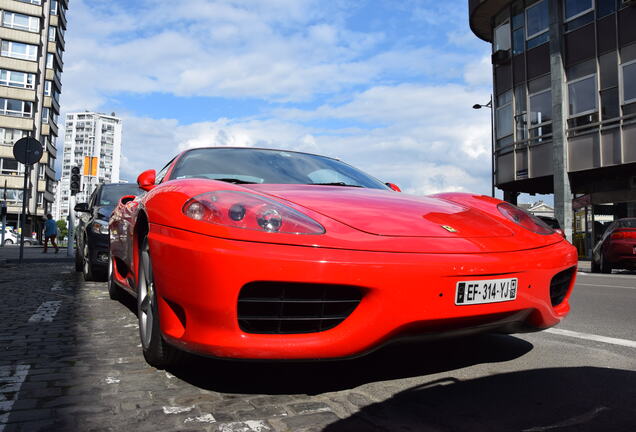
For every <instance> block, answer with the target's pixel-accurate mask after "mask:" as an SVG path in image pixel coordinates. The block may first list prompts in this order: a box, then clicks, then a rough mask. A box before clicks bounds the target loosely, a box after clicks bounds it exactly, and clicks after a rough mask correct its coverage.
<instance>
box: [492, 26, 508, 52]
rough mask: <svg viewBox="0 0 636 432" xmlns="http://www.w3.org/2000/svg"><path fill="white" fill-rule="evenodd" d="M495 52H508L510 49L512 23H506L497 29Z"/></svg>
mask: <svg viewBox="0 0 636 432" xmlns="http://www.w3.org/2000/svg"><path fill="white" fill-rule="evenodd" d="M494 39H495V41H494V42H495V43H494V44H493V48H494V51H495V52H497V51H508V50H509V49H510V22H505V23H504V24H502V25H500V26H499V27H497V28H496V29H495V38H494Z"/></svg>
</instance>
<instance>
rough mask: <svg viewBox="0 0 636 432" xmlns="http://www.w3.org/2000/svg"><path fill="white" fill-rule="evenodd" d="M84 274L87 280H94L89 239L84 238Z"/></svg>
mask: <svg viewBox="0 0 636 432" xmlns="http://www.w3.org/2000/svg"><path fill="white" fill-rule="evenodd" d="M82 274H83V275H84V280H85V281H87V282H90V281H94V280H95V275H94V274H93V264H92V263H91V252H90V250H89V249H88V241H86V239H84V250H83V253H82Z"/></svg>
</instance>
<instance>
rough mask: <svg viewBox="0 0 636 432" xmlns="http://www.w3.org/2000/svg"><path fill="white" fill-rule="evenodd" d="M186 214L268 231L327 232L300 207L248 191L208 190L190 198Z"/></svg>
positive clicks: (228, 224)
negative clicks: (301, 210)
mask: <svg viewBox="0 0 636 432" xmlns="http://www.w3.org/2000/svg"><path fill="white" fill-rule="evenodd" d="M183 214H185V215H186V216H187V217H189V218H190V219H194V220H198V221H203V222H209V223H213V224H218V225H224V226H229V227H234V228H243V229H251V230H257V231H264V232H269V233H282V234H324V233H325V229H324V228H323V227H322V225H320V224H319V223H318V222H316V221H315V220H313V219H311V218H310V217H309V216H306V215H304V214H302V213H301V212H299V211H298V210H296V209H293V208H291V207H289V206H286V205H284V204H281V203H279V202H277V201H274V200H272V199H269V198H266V197H263V196H260V195H256V194H251V193H249V192H239V191H217V192H206V193H204V194H201V195H197V196H196V197H194V198H191V199H189V200H188V201H187V202H186V203H185V204H184V206H183Z"/></svg>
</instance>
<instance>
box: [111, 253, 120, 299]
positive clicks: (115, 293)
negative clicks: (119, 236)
mask: <svg viewBox="0 0 636 432" xmlns="http://www.w3.org/2000/svg"><path fill="white" fill-rule="evenodd" d="M114 265H115V262H114V261H113V254H111V253H109V254H108V295H109V296H110V299H111V300H119V299H120V297H121V290H120V289H119V287H118V286H117V284H116V283H115V281H114V280H113V266H114Z"/></svg>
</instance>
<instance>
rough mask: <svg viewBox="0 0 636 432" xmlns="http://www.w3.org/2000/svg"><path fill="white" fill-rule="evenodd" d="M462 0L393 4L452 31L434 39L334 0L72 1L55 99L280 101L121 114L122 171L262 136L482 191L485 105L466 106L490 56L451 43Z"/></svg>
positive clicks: (427, 183) (427, 185) (259, 140)
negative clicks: (206, 110)
mask: <svg viewBox="0 0 636 432" xmlns="http://www.w3.org/2000/svg"><path fill="white" fill-rule="evenodd" d="M457 1H459V0H457ZM457 1H455V2H438V3H436V4H435V5H432V6H430V7H429V5H428V4H427V5H426V6H427V7H426V8H424V7H422V2H419V1H412V0H405V1H404V2H400V3H399V4H396V5H394V6H395V7H396V8H399V9H403V10H404V11H412V12H413V13H412V14H411V16H410V19H412V20H419V22H421V24H422V26H426V27H427V29H428V27H430V29H428V31H433V32H437V34H440V35H442V38H443V37H446V38H447V45H445V46H434V45H433V44H427V43H424V44H422V43H414V42H413V40H412V39H411V38H409V37H408V35H406V36H405V37H404V39H403V40H397V41H396V40H389V39H387V38H388V36H387V34H388V32H387V33H385V32H384V31H383V30H380V31H378V30H374V31H363V30H359V29H357V30H354V29H353V27H352V26H349V25H348V24H347V19H346V17H347V13H348V11H347V5H346V2H343V1H336V2H322V1H318V0H269V1H267V2H254V1H252V0H179V1H177V2H175V1H167V0H153V1H150V0H139V1H136V2H134V6H131V7H130V8H129V9H125V10H124V9H122V8H118V7H117V5H116V3H113V2H107V3H101V2H95V1H89V0H74V1H73V2H72V5H71V7H70V9H69V26H70V28H69V31H68V32H67V46H66V48H67V53H66V58H65V70H64V76H63V78H64V93H63V95H62V106H63V108H64V110H66V111H78V110H84V109H91V110H100V109H101V110H104V111H108V112H110V111H111V110H112V109H110V108H108V103H109V102H110V101H112V100H114V99H116V98H118V97H122V98H123V99H125V95H127V94H135V95H144V94H152V93H159V92H160V93H171V94H172V95H176V96H177V97H181V96H198V97H206V96H207V97H215V98H225V99H226V100H231V101H234V100H239V99H245V98H249V99H254V100H259V101H263V102H265V105H266V106H267V103H274V106H279V107H280V108H278V109H267V108H264V110H263V111H261V112H259V113H258V115H254V114H253V113H251V114H250V115H249V116H248V115H239V116H236V117H234V118H229V117H228V118H219V119H211V121H199V122H194V123H193V122H191V121H190V120H184V119H183V118H179V116H178V114H177V113H175V114H174V115H167V116H166V117H168V118H164V119H156V118H151V117H150V116H149V115H147V114H143V113H136V114H134V113H128V114H125V115H124V116H123V117H124V149H123V161H122V173H123V175H124V176H125V177H127V178H128V179H130V180H134V178H135V177H136V176H137V174H139V173H140V172H141V171H142V170H144V169H148V168H157V169H158V168H161V167H162V166H163V164H165V163H166V162H168V160H169V159H171V158H172V156H174V155H175V154H176V153H177V152H178V151H180V150H183V149H186V148H191V147H200V146H260V147H276V148H289V149H296V150H302V151H309V152H315V153H320V154H326V155H329V156H335V157H340V158H342V159H343V160H345V161H347V162H350V163H352V164H353V165H355V166H358V167H360V168H362V169H364V170H366V171H368V172H370V173H371V174H373V175H375V176H377V177H378V178H381V179H382V180H386V181H393V182H396V183H398V184H400V185H401V186H403V188H404V189H405V190H406V191H408V192H412V193H418V194H422V193H435V192H439V191H442V190H465V191H477V192H488V190H489V184H490V183H489V163H490V162H489V161H490V158H489V151H490V118H489V112H487V110H480V111H475V110H472V108H471V107H472V105H473V104H475V103H485V102H486V100H487V97H488V96H487V95H488V94H489V93H490V88H489V87H490V84H491V83H490V81H491V72H490V65H489V58H488V57H487V56H484V52H485V51H486V50H485V49H484V50H480V49H477V50H476V51H475V54H466V53H465V52H461V53H458V52H456V51H452V50H451V49H450V47H453V46H454V47H457V46H459V45H461V44H462V43H463V42H465V41H467V40H468V36H467V32H466V31H465V27H467V23H466V22H465V16H464V12H465V11H464V9H465V5H464V6H463V8H464V9H462V8H458V7H457ZM431 29H432V30H431ZM475 39H476V38H475ZM427 81H430V82H432V83H429V84H426V82H427ZM444 82H447V83H448V82H450V83H449V84H439V83H444ZM434 83H437V84H434ZM290 101H292V102H299V101H300V102H311V103H309V104H303V105H298V104H296V105H292V104H288V102H290ZM291 106H295V108H291ZM298 106H302V107H303V108H298ZM307 106H310V107H309V108H307ZM125 109H126V107H124V110H125ZM119 111H121V110H119Z"/></svg>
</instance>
